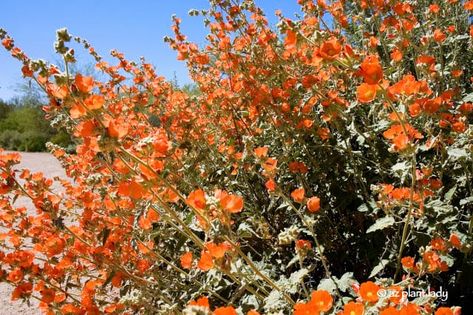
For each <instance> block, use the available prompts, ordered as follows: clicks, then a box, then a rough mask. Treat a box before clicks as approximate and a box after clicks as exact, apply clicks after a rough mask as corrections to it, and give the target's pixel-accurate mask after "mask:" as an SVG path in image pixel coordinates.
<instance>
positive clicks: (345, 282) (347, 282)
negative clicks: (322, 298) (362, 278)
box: [337, 272, 355, 292]
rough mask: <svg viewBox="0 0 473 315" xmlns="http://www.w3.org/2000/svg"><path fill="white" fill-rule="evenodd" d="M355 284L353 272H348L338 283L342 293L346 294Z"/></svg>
mask: <svg viewBox="0 0 473 315" xmlns="http://www.w3.org/2000/svg"><path fill="white" fill-rule="evenodd" d="M353 282H355V280H354V279H353V272H346V273H344V274H343V275H342V277H341V278H340V280H338V281H337V284H338V288H339V289H340V290H341V291H342V292H346V291H347V290H348V289H349V288H350V287H351V285H352V284H353Z"/></svg>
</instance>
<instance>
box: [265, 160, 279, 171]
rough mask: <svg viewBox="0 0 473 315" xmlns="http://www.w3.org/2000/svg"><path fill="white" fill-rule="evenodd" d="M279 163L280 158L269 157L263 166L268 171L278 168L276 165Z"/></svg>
mask: <svg viewBox="0 0 473 315" xmlns="http://www.w3.org/2000/svg"><path fill="white" fill-rule="evenodd" d="M277 165H278V160H276V159H273V158H268V159H267V160H266V161H265V162H264V164H263V168H264V170H265V171H266V172H272V171H274V170H275V169H276V166H277Z"/></svg>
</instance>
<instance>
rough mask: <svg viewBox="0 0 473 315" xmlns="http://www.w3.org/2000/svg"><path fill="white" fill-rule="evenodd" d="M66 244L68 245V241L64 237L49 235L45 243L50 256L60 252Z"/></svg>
mask: <svg viewBox="0 0 473 315" xmlns="http://www.w3.org/2000/svg"><path fill="white" fill-rule="evenodd" d="M64 246H66V241H65V240H64V239H62V238H59V237H57V236H51V237H49V238H48V239H47V240H46V243H45V247H46V250H47V255H48V257H53V256H55V255H58V254H60V253H61V252H62V251H63V249H64Z"/></svg>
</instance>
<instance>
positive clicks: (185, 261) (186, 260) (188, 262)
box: [181, 252, 192, 269]
mask: <svg viewBox="0 0 473 315" xmlns="http://www.w3.org/2000/svg"><path fill="white" fill-rule="evenodd" d="M181 266H182V268H184V269H191V267H192V252H186V253H184V254H182V256H181Z"/></svg>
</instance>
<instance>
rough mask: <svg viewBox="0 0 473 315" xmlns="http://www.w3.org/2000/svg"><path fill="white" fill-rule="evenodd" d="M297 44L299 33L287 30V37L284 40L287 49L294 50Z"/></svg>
mask: <svg viewBox="0 0 473 315" xmlns="http://www.w3.org/2000/svg"><path fill="white" fill-rule="evenodd" d="M296 45H297V34H296V33H295V32H293V31H291V30H288V31H287V32H286V39H285V40H284V47H285V48H286V49H287V50H293V49H295V48H296Z"/></svg>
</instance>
